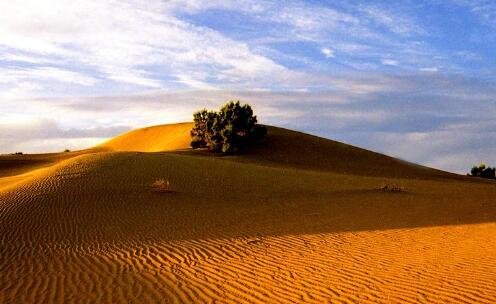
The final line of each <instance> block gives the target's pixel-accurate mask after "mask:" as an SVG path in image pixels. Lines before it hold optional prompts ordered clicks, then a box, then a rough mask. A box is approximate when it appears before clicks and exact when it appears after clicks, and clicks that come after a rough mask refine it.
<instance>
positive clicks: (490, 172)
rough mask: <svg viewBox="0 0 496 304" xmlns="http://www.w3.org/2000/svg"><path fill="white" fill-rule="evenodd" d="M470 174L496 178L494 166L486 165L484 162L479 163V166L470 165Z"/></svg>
mask: <svg viewBox="0 0 496 304" xmlns="http://www.w3.org/2000/svg"><path fill="white" fill-rule="evenodd" d="M469 175H470V176H477V177H482V178H490V179H495V178H496V168H491V167H488V166H487V165H486V164H480V165H479V166H474V167H472V170H470V174H469Z"/></svg>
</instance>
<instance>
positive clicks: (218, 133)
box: [191, 101, 267, 153]
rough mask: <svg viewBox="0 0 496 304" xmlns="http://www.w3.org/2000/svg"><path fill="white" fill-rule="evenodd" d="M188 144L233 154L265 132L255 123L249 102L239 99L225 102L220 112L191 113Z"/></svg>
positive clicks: (256, 140)
mask: <svg viewBox="0 0 496 304" xmlns="http://www.w3.org/2000/svg"><path fill="white" fill-rule="evenodd" d="M193 120H194V124H195V125H194V127H193V129H192V130H191V147H192V148H193V149H196V148H208V149H209V150H210V151H213V152H223V153H236V152H240V151H243V150H244V149H246V148H247V147H248V146H250V145H253V144H255V143H257V142H259V141H260V140H262V139H263V138H265V136H266V134H267V129H266V128H265V127H264V126H261V125H257V117H256V116H255V115H253V110H252V108H251V106H250V105H248V104H245V105H241V104H240V102H239V101H236V102H233V101H231V102H229V103H227V104H225V105H224V106H223V107H222V108H221V109H220V111H219V112H214V111H208V110H206V109H203V110H201V111H198V112H196V113H194V114H193Z"/></svg>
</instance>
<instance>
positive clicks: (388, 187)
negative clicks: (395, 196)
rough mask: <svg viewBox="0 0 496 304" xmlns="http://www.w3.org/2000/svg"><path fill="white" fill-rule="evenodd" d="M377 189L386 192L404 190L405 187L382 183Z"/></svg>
mask: <svg viewBox="0 0 496 304" xmlns="http://www.w3.org/2000/svg"><path fill="white" fill-rule="evenodd" d="M379 190H381V191H386V192H405V188H404V187H402V186H400V185H397V184H386V183H385V184H383V185H382V186H381V187H380V188H379Z"/></svg>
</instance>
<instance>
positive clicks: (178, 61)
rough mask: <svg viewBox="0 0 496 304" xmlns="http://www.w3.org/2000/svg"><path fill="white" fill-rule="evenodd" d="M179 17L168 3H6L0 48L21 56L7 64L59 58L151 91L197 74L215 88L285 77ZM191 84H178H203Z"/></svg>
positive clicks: (269, 63) (263, 59) (262, 60)
mask: <svg viewBox="0 0 496 304" xmlns="http://www.w3.org/2000/svg"><path fill="white" fill-rule="evenodd" d="M190 5H191V6H193V7H194V6H195V5H194V3H193V2H191V3H190ZM177 9H178V6H177V5H176V4H174V3H166V2H165V3H164V2H161V1H158V0H154V1H147V2H146V3H145V2H134V1H120V2H114V1H96V0H88V1H82V0H75V1H70V2H67V1H62V0H53V1H49V2H43V4H41V3H40V2H39V1H32V0H21V1H5V2H2V3H0V11H2V18H0V46H3V47H4V48H8V49H10V50H11V53H12V51H15V52H22V53H23V54H24V55H23V57H20V56H17V58H15V57H14V58H13V57H12V56H8V57H9V58H7V59H8V60H21V61H24V62H32V63H34V62H35V61H36V58H38V57H43V58H46V57H48V58H49V59H50V60H55V59H56V58H64V62H65V63H66V64H67V65H70V66H82V67H84V68H85V70H88V71H90V72H91V73H92V74H98V75H99V76H101V77H102V78H106V79H108V80H112V81H115V82H122V83H130V84H135V85H138V86H143V87H150V88H159V87H168V86H170V84H173V83H175V80H174V79H168V81H169V82H168V83H167V82H166V81H164V78H165V79H167V78H173V77H174V75H184V74H187V73H190V72H194V71H198V70H199V69H200V70H204V71H210V72H211V71H216V73H215V74H213V75H212V78H213V79H212V81H214V82H215V80H216V79H215V78H216V77H217V75H218V77H219V79H218V80H219V81H220V80H222V79H225V78H226V77H232V79H237V82H243V81H244V80H245V79H248V80H250V79H254V78H262V81H269V80H272V81H270V84H272V83H274V82H277V74H278V73H280V72H283V73H288V71H287V70H286V69H285V68H284V67H282V66H280V65H278V64H276V63H275V62H273V61H272V60H270V59H268V58H266V57H263V56H261V55H258V54H255V53H253V52H252V51H251V50H250V48H249V47H248V46H247V45H246V44H244V43H240V42H237V41H234V40H231V39H229V38H226V37H224V36H222V35H221V34H219V33H218V32H216V31H213V30H210V29H208V28H204V27H201V26H196V25H193V24H190V23H187V22H185V21H182V20H180V19H178V18H176V17H175V10H177ZM3 57H6V56H3ZM150 67H153V68H152V69H150ZM49 72H50V74H51V76H53V77H56V76H57V77H58V78H57V80H58V81H64V80H67V79H71V80H74V81H75V82H78V83H79V84H83V85H86V83H88V82H87V80H88V79H86V81H83V79H82V78H80V77H79V78H76V77H75V75H67V74H65V75H63V74H60V73H59V74H55V73H54V72H55V71H53V70H52V71H49ZM25 73H26V72H25ZM268 74H270V77H269V76H267V75H268ZM35 76H39V75H35ZM66 76H70V77H69V78H68V77H66ZM190 78H191V79H190V81H189V82H184V81H183V80H184V79H182V80H181V79H177V80H178V81H180V82H183V83H185V84H188V83H190V84H197V83H199V82H201V79H194V77H193V76H190ZM264 78H266V79H264Z"/></svg>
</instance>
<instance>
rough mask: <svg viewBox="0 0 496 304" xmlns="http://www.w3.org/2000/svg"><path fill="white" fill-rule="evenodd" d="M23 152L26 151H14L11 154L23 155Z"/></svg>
mask: <svg viewBox="0 0 496 304" xmlns="http://www.w3.org/2000/svg"><path fill="white" fill-rule="evenodd" d="M23 154H24V153H22V152H14V153H12V154H11V155H23Z"/></svg>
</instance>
